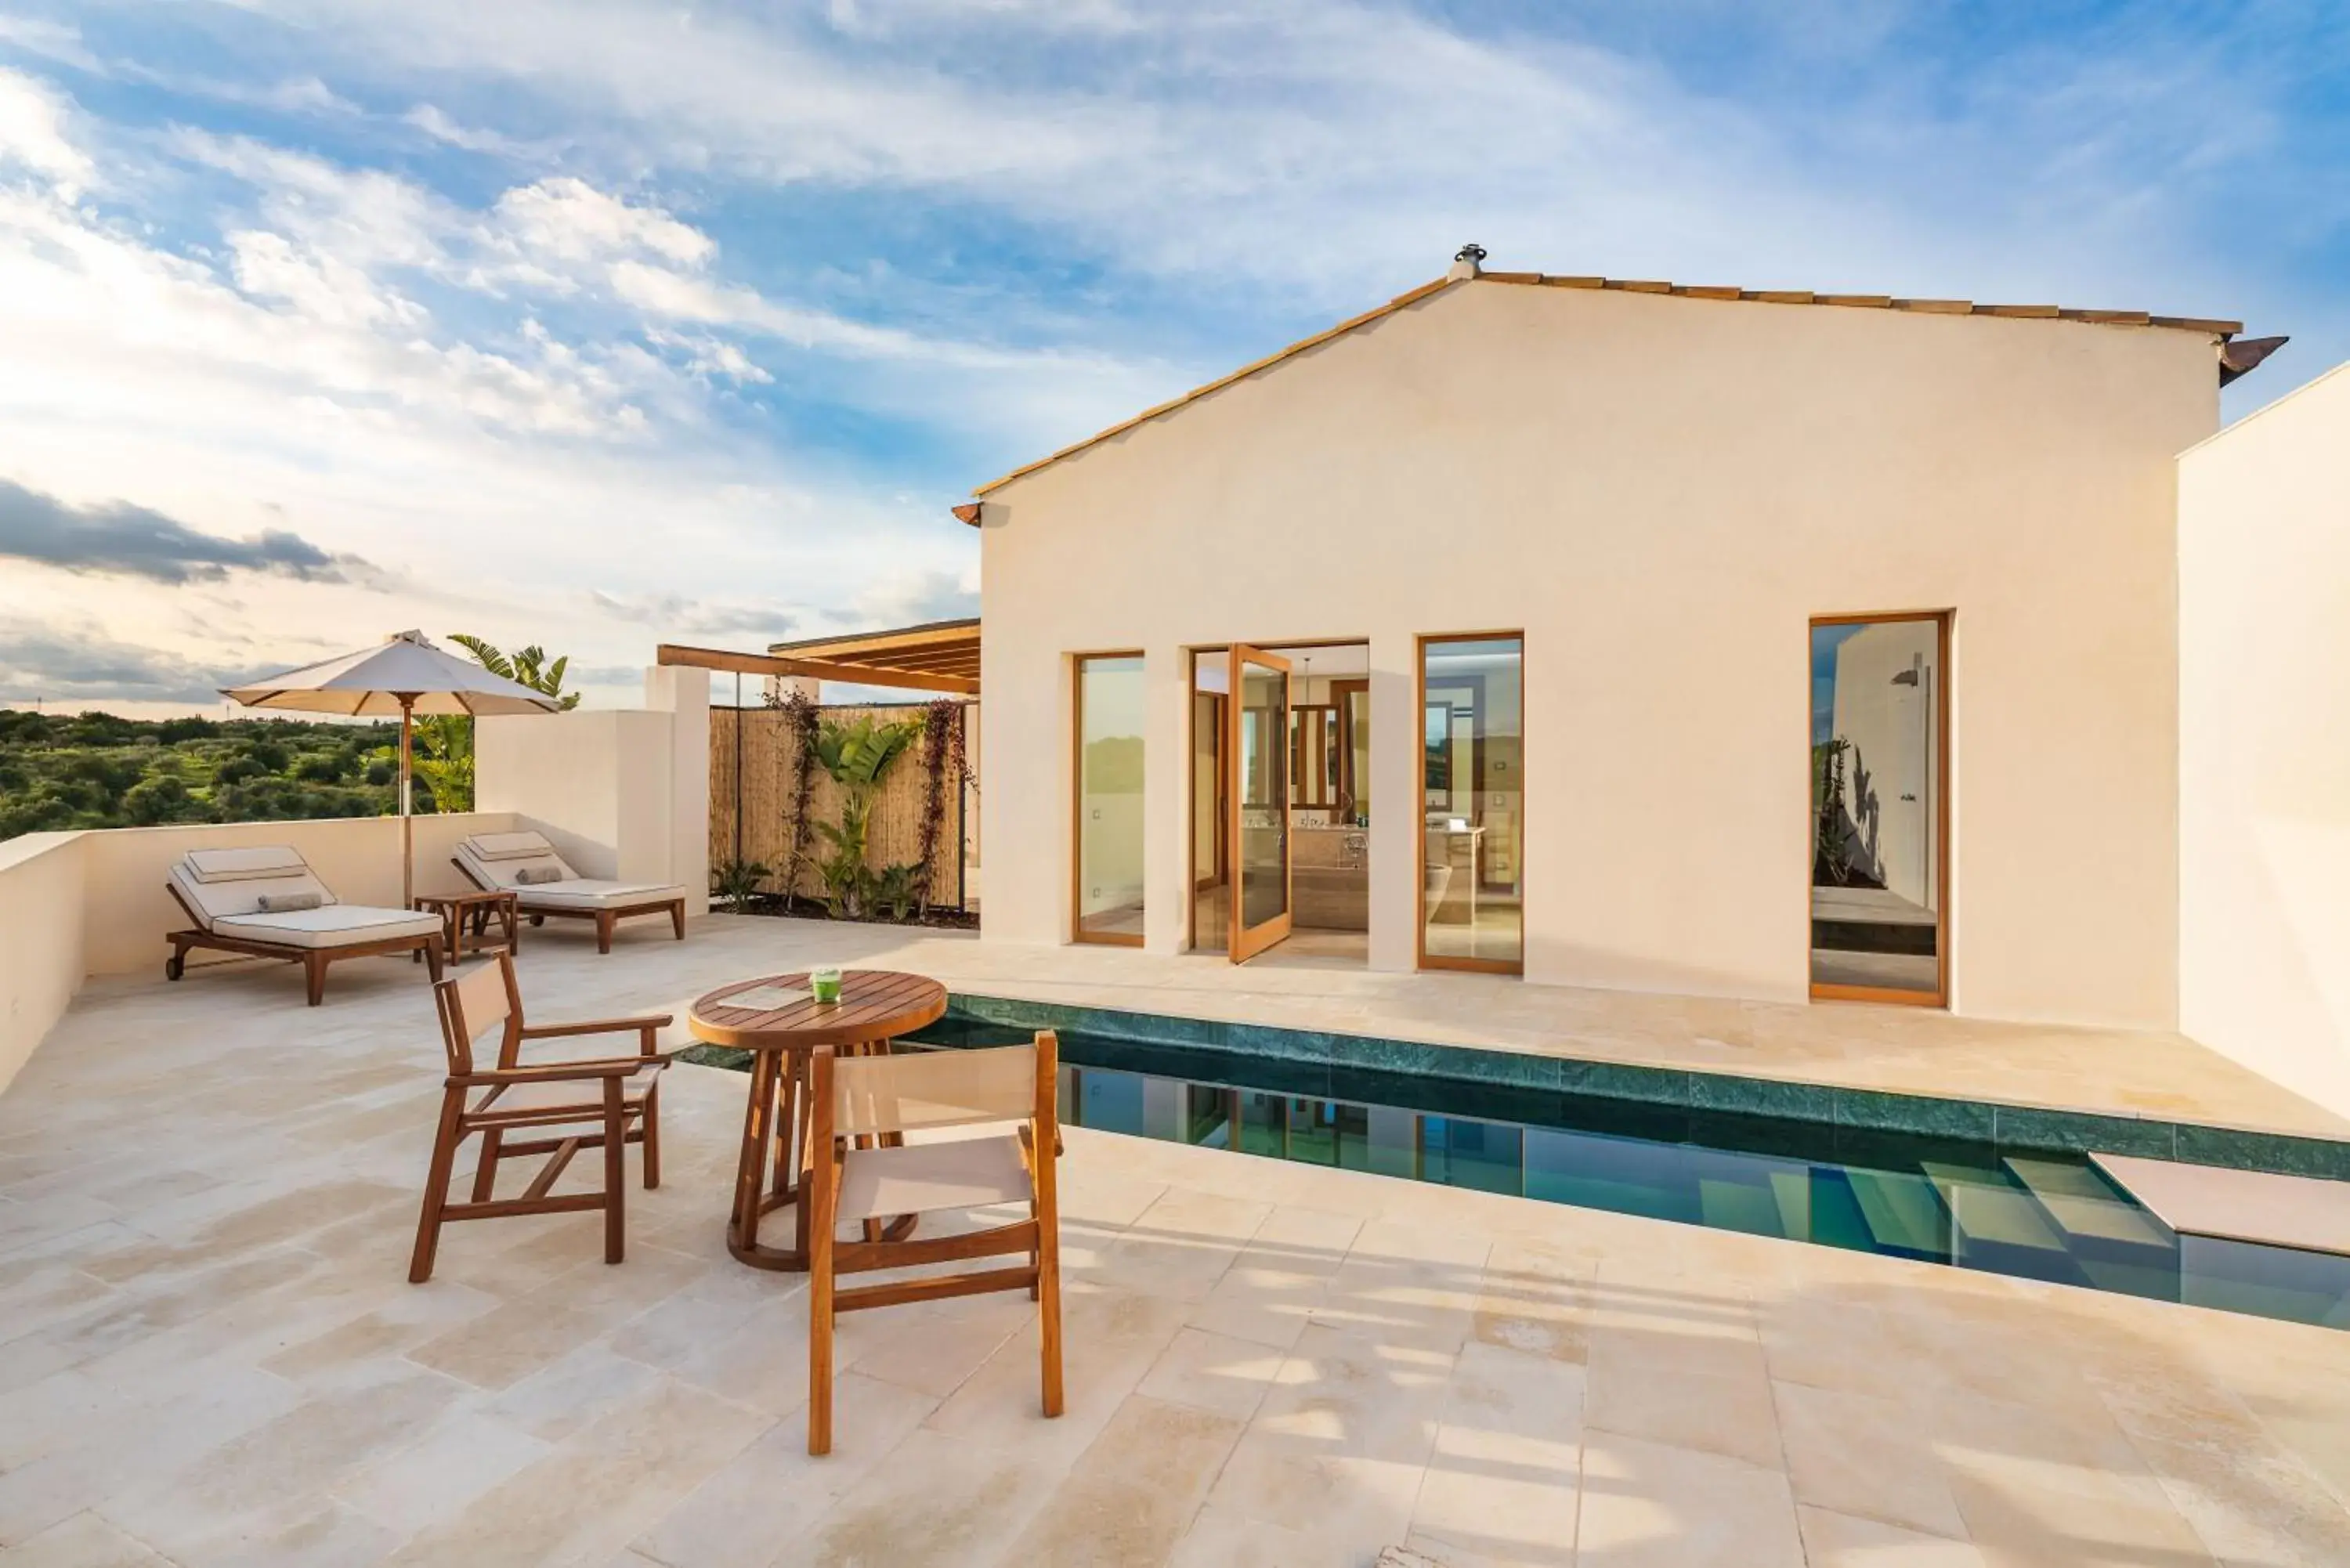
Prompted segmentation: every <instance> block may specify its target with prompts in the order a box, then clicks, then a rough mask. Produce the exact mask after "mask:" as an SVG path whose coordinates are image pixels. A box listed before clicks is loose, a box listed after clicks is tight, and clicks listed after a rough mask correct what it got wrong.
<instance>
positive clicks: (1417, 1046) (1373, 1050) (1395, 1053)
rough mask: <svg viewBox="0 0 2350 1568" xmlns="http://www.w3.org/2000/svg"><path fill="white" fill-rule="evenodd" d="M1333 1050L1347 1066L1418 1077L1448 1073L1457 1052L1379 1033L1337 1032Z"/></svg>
mask: <svg viewBox="0 0 2350 1568" xmlns="http://www.w3.org/2000/svg"><path fill="white" fill-rule="evenodd" d="M1330 1049H1331V1059H1332V1060H1333V1061H1334V1062H1337V1063H1340V1064H1344V1065H1346V1066H1349V1067H1361V1068H1366V1069H1368V1070H1370V1071H1372V1072H1378V1073H1403V1074H1408V1075H1412V1076H1415V1077H1428V1076H1430V1075H1437V1074H1441V1073H1443V1072H1445V1071H1446V1066H1445V1064H1446V1062H1447V1060H1448V1059H1449V1058H1451V1056H1452V1055H1453V1054H1454V1053H1453V1052H1452V1051H1451V1048H1450V1047H1448V1046H1443V1045H1430V1044H1423V1043H1422V1042H1420V1041H1417V1040H1388V1039H1383V1038H1381V1037H1380V1036H1378V1035H1376V1034H1338V1035H1333V1036H1332V1037H1331V1045H1330Z"/></svg>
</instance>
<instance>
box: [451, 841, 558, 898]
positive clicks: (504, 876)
mask: <svg viewBox="0 0 2350 1568" xmlns="http://www.w3.org/2000/svg"><path fill="white" fill-rule="evenodd" d="M457 861H458V864H460V865H461V866H463V867H464V868H465V872H466V874H467V875H468V876H470V877H473V880H474V881H476V882H479V883H481V884H482V886H484V887H485V888H520V887H522V886H524V880H523V879H524V877H525V876H528V877H533V878H536V879H537V880H538V881H540V882H545V881H549V880H552V881H557V882H571V881H577V880H578V879H579V873H578V872H577V871H574V870H573V869H572V868H571V867H569V866H567V865H566V864H564V860H563V857H562V856H560V855H557V854H556V852H555V846H554V845H552V844H549V843H548V842H547V841H546V836H544V835H542V834H536V833H477V834H474V835H473V836H472V837H470V838H464V839H460V840H459V841H458V844H457ZM550 873H551V874H552V875H551V876H550Z"/></svg>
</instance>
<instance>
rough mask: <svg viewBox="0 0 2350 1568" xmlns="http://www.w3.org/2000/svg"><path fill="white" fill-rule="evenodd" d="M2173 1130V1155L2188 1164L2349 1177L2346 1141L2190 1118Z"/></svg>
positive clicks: (2120, 1151)
mask: <svg viewBox="0 0 2350 1568" xmlns="http://www.w3.org/2000/svg"><path fill="white" fill-rule="evenodd" d="M2177 1133H2178V1155H2177V1156H2176V1158H2179V1159H2182V1160H2185V1161H2187V1162H2188V1163H2189V1164H2191V1165H2224V1166H2227V1167H2229V1168H2232V1169H2236V1170H2265V1171H2270V1172H2272V1173H2274V1174H2276V1175H2278V1176H2318V1177H2325V1178H2328V1179H2333V1180H2337V1181H2338V1180H2350V1143H2341V1142H2335V1141H2334V1140H2333V1139H2331V1138H2316V1137H2288V1136H2286V1135H2284V1134H2282V1133H2258V1132H2239V1131H2237V1130H2236V1129H2235V1128H2233V1127H2199V1126H2197V1125H2196V1124H2195V1123H2193V1122H2180V1123H2179V1124H2178V1127H2177ZM2114 1152H2116V1153H2118V1154H2127V1153H2131V1152H2133V1151H2131V1150H2128V1149H2117V1150H2116V1151H2114Z"/></svg>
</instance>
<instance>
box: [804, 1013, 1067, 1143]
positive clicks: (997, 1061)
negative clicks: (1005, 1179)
mask: <svg viewBox="0 0 2350 1568" xmlns="http://www.w3.org/2000/svg"><path fill="white" fill-rule="evenodd" d="M1058 1057H1059V1049H1058V1042H1057V1040H1056V1039H1055V1037H1054V1036H1053V1035H1052V1034H1051V1033H1049V1032H1048V1033H1040V1034H1038V1035H1037V1036H1036V1039H1035V1043H1033V1044H1027V1045H999V1046H992V1047H989V1048H986V1049H983V1050H969V1051H965V1050H952V1049H950V1050H939V1051H916V1052H910V1053H908V1054H903V1055H895V1056H853V1057H847V1058H843V1059H839V1060H831V1059H829V1058H828V1057H827V1055H826V1054H823V1053H819V1054H818V1060H817V1082H816V1084H815V1085H813V1086H814V1087H815V1089H816V1093H818V1094H822V1093H823V1092H824V1083H823V1079H824V1078H826V1077H829V1078H830V1080H831V1096H832V1107H833V1116H832V1120H833V1127H832V1130H833V1132H834V1134H835V1135H836V1136H847V1135H851V1134H858V1133H885V1132H912V1131H916V1130H918V1129H922V1128H939V1127H978V1126H983V1125H986V1124H989V1123H1002V1122H1024V1121H1031V1120H1034V1121H1036V1122H1039V1123H1043V1124H1050V1123H1052V1122H1053V1121H1055V1119H1056V1117H1057V1112H1058V1104H1057V1098H1058V1088H1057V1084H1056V1081H1055V1080H1056V1076H1057V1072H1056V1069H1057V1066H1058ZM827 1065H828V1066H829V1068H830V1071H829V1073H828V1074H827V1073H826V1072H825V1070H824V1069H825V1068H826V1067H827Z"/></svg>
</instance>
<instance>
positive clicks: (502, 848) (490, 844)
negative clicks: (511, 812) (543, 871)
mask: <svg viewBox="0 0 2350 1568" xmlns="http://www.w3.org/2000/svg"><path fill="white" fill-rule="evenodd" d="M465 847H466V848H468V849H470V850H472V851H473V854H474V855H475V856H476V857H478V858H480V859H483V860H532V859H536V858H537V857H540V856H544V855H552V854H554V853H555V846H554V845H552V844H549V843H548V842H547V841H546V835H545V834H543V833H476V834H474V835H473V836H472V837H470V838H468V839H466V840H465Z"/></svg>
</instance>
